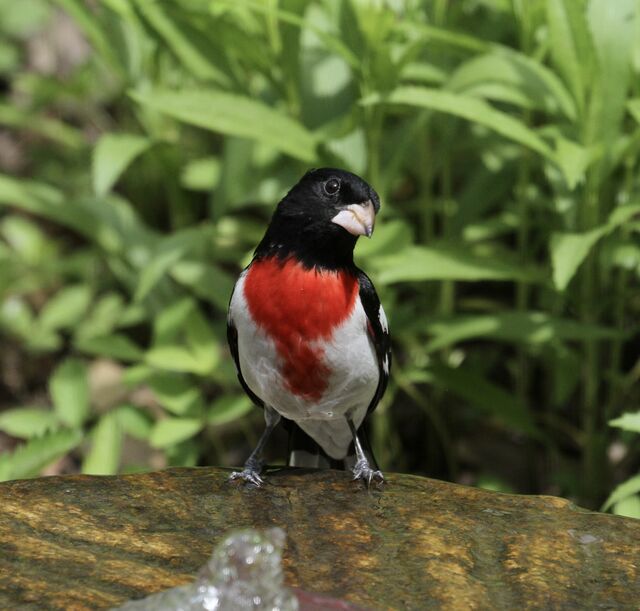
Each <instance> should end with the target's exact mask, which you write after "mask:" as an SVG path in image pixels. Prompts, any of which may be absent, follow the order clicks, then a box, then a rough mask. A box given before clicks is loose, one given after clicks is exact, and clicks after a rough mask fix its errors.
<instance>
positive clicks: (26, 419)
mask: <svg viewBox="0 0 640 611" xmlns="http://www.w3.org/2000/svg"><path fill="white" fill-rule="evenodd" d="M58 426H59V422H58V419H57V418H56V415H55V414H54V413H53V412H52V411H51V410H49V409H44V408H41V407H18V408H15V409H8V410H5V411H3V412H0V431H4V432H5V433H7V434H8V435H11V436H13V437H19V438H20V439H30V438H31V437H40V436H42V435H44V434H45V433H47V432H48V431H52V430H54V429H56V428H58Z"/></svg>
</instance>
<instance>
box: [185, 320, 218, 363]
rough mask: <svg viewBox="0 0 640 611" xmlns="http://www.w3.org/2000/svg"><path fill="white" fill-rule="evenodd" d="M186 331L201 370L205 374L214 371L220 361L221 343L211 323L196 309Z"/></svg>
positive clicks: (189, 344) (188, 341) (190, 346)
mask: <svg viewBox="0 0 640 611" xmlns="http://www.w3.org/2000/svg"><path fill="white" fill-rule="evenodd" d="M185 331H186V338H187V344H188V346H189V349H190V351H191V353H192V354H193V356H194V358H195V359H196V360H197V362H198V364H199V367H200V371H202V372H204V374H206V373H210V372H212V371H213V370H214V369H215V368H216V366H217V365H218V363H219V362H220V344H219V341H218V339H217V337H216V336H215V334H214V332H213V329H212V328H211V323H210V322H209V321H208V320H207V319H206V318H205V317H204V316H203V315H202V313H201V312H200V310H199V309H196V310H194V312H193V313H192V314H191V316H190V317H189V318H188V320H187V324H186V328H185Z"/></svg>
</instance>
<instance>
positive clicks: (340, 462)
mask: <svg viewBox="0 0 640 611" xmlns="http://www.w3.org/2000/svg"><path fill="white" fill-rule="evenodd" d="M285 426H286V427H287V429H288V431H289V450H288V455H289V458H288V461H287V464H288V465H289V466H290V467H305V468H308V469H338V470H343V471H346V470H350V469H352V468H353V466H354V465H355V464H356V452H355V447H354V444H353V442H351V445H350V446H349V451H348V452H347V455H346V456H345V457H344V458H342V459H336V458H331V456H329V455H328V454H327V453H326V452H325V451H324V450H323V449H322V448H321V447H320V446H319V445H318V444H317V443H316V442H315V441H314V440H313V439H312V438H311V437H310V436H309V435H307V434H306V433H305V432H304V431H303V430H302V429H301V428H300V427H299V426H298V425H297V424H296V423H295V422H293V421H291V420H289V421H287V422H286V423H285ZM358 439H359V440H360V445H361V446H362V449H363V450H364V453H365V455H366V457H367V459H368V460H369V464H370V465H371V467H372V468H373V469H378V463H377V462H376V459H375V457H374V456H373V451H372V450H371V444H370V443H369V436H368V435H367V430H366V426H361V427H360V429H359V430H358Z"/></svg>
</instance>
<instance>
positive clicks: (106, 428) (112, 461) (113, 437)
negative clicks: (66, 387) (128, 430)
mask: <svg viewBox="0 0 640 611" xmlns="http://www.w3.org/2000/svg"><path fill="white" fill-rule="evenodd" d="M121 452H122V429H121V426H120V422H119V421H118V418H117V416H116V414H114V413H111V412H110V413H108V414H105V415H104V416H102V418H100V420H98V424H96V426H95V427H94V428H93V430H92V431H91V449H90V450H89V453H88V454H87V456H86V457H85V459H84V462H83V463H82V472H83V473H87V474H90V475H114V474H116V473H117V472H118V465H119V464H120V454H121Z"/></svg>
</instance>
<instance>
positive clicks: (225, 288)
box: [169, 261, 235, 312]
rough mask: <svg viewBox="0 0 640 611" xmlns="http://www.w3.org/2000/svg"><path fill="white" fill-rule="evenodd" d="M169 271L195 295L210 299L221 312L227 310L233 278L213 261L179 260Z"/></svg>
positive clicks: (233, 282)
mask: <svg viewBox="0 0 640 611" xmlns="http://www.w3.org/2000/svg"><path fill="white" fill-rule="evenodd" d="M169 273H170V274H171V277H172V278H173V279H174V280H175V281H176V282H179V283H180V284H182V285H184V286H186V287H189V288H190V289H191V290H192V291H193V293H194V294H195V295H196V296H197V297H200V298H201V299H206V300H207V301H210V302H211V303H213V304H214V305H215V306H217V307H218V309H220V310H221V311H223V312H226V311H227V308H228V307H229V299H230V298H231V291H232V290H233V285H234V284H235V280H234V278H233V277H232V276H231V275H230V274H228V273H227V272H225V271H223V270H222V269H220V267H219V266H218V265H216V264H215V263H204V262H200V261H179V262H178V263H175V264H174V265H173V266H172V267H171V270H170V272H169Z"/></svg>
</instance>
